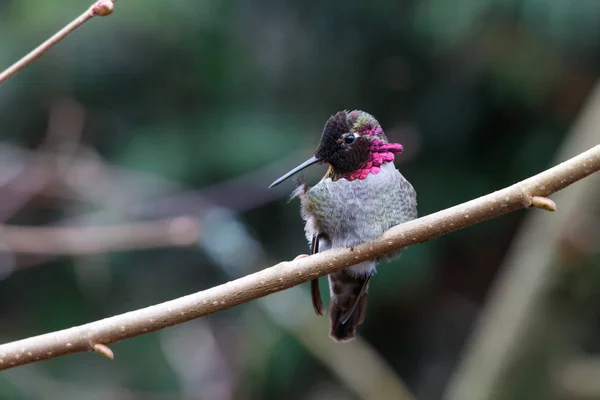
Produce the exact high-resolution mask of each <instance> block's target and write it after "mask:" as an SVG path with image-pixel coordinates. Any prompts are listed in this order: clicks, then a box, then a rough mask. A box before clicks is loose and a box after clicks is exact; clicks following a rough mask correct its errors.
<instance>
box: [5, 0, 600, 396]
mask: <svg viewBox="0 0 600 400" xmlns="http://www.w3.org/2000/svg"><path fill="white" fill-rule="evenodd" d="M87 6H88V3H87V2H85V1H75V0H56V1H52V2H48V1H41V0H3V1H0V67H1V68H4V67H7V66H9V65H10V64H11V63H12V62H14V61H15V60H17V59H18V58H19V57H21V56H22V55H24V54H25V53H26V52H27V51H29V50H30V49H31V48H33V47H34V46H36V45H37V44H39V43H40V42H41V41H42V40H44V39H45V38H47V37H48V36H49V35H50V34H51V33H53V32H55V31H56V30H58V29H59V28H60V27H62V26H63V25H64V24H66V23H67V22H69V21H70V20H71V19H72V18H74V17H75V16H77V15H78V14H79V13H80V12H82V11H83V10H84V9H85V7H87ZM599 35H600V2H599V1H596V0H587V1H577V2H575V1H558V0H406V1H382V0H372V1H354V0H351V1H345V2H335V1H320V2H317V1H306V0H303V1H300V0H293V1H287V2H281V1H275V0H257V1H252V2H247V1H215V0H204V1H200V2H198V1H191V0H179V1H128V0H122V1H119V2H118V3H117V4H116V7H115V12H114V14H113V15H111V16H109V17H106V18H95V19H93V20H92V21H90V22H89V23H87V24H86V25H85V26H83V27H82V28H80V29H79V30H77V31H76V32H75V33H73V34H72V35H71V36H69V37H68V38H67V39H66V40H64V41H63V42H61V43H60V44H59V45H57V46H56V47H55V48H54V49H52V50H51V51H50V52H48V53H47V54H45V55H44V56H43V57H42V58H41V59H39V60H38V61H36V62H35V63H34V64H32V65H31V66H29V67H28V68H27V69H25V70H23V71H22V72H19V73H18V74H17V75H15V76H14V77H13V78H12V79H10V80H9V81H7V82H6V83H4V84H2V85H1V86H0V222H2V223H3V224H4V225H2V227H1V228H0V251H1V252H0V279H1V281H0V339H1V340H2V341H3V342H8V341H12V340H17V339H21V338H25V337H29V336H32V335H36V334H41V333H46V332H51V331H53V330H58V329H63V328H67V327H71V326H75V325H79V324H83V323H86V322H90V321H94V320H97V319H100V318H104V317H108V316H112V315H116V314H118V313H122V312H126V311H130V310H134V309H137V308H141V307H145V306H148V305H151V304H156V303H159V302H162V301H166V300H170V299H173V298H176V297H179V296H182V295H185V294H189V293H193V292H196V291H200V290H203V289H206V288H209V287H212V286H215V285H218V284H220V283H223V282H226V281H228V280H231V279H234V278H237V277H241V276H243V275H246V274H249V273H252V272H254V271H258V270H260V269H262V268H265V267H267V266H270V265H272V264H274V263H276V262H278V261H280V260H290V259H293V258H294V257H295V256H296V255H298V254H301V253H306V252H307V250H308V249H307V244H306V243H305V239H304V236H303V231H302V221H301V219H300V216H299V212H298V203H297V202H296V201H294V202H292V203H289V204H288V202H287V198H288V195H289V193H290V192H291V191H292V189H293V185H292V183H286V184H284V185H281V186H280V187H277V188H276V189H275V190H271V191H268V190H267V189H266V188H267V186H268V185H269V184H270V183H271V182H272V181H273V180H274V179H275V178H277V177H278V176H280V175H281V174H282V173H284V172H286V171H287V170H288V169H290V168H291V167H293V166H295V165H297V163H298V162H300V161H303V160H305V159H306V158H308V157H310V155H311V154H312V151H313V150H314V148H315V146H316V145H317V143H318V140H319V137H320V132H321V129H322V126H323V124H324V122H325V120H326V119H327V118H328V117H329V116H330V115H331V114H333V113H334V112H336V111H338V110H342V109H356V108H358V109H363V110H366V111H368V112H370V113H372V114H374V115H375V116H376V117H377V118H378V119H379V121H380V122H381V124H382V126H383V127H384V130H385V131H386V133H387V135H388V137H389V138H390V139H391V140H393V141H395V142H400V143H402V144H403V145H404V147H405V152H404V154H403V155H401V156H399V157H397V158H396V165H397V166H398V168H399V169H400V170H401V171H402V173H403V174H404V175H405V176H406V177H407V178H408V179H409V180H410V181H411V182H412V183H413V185H414V186H415V188H416V190H417V192H418V197H419V212H420V214H421V215H425V214H429V213H432V212H435V211H437V210H440V209H444V208H446V207H449V206H452V205H455V204H457V203H460V202H463V201H466V200H470V199H472V198H475V197H477V196H480V195H483V194H486V193H489V192H491V191H494V190H496V189H500V188H502V187H504V186H507V185H510V184H512V183H514V182H517V181H519V180H521V179H524V178H526V177H528V176H530V175H533V174H535V173H537V172H539V171H541V170H543V169H545V168H547V167H549V166H551V165H553V164H555V163H556V162H558V161H559V160H562V159H565V158H566V157H567V156H569V155H574V154H576V153H577V152H578V151H583V150H585V149H586V148H589V147H591V146H592V145H594V144H597V143H598V142H600V124H599V123H598V122H599V121H595V120H594V116H595V114H596V113H600V105H599V104H600V102H598V101H597V100H595V97H594V95H593V93H594V92H593V91H594V84H595V81H596V79H597V77H598V72H599V70H600V68H599V67H600V44H599V43H600V42H598V37H599ZM585 107H587V110H588V111H587V113H586V114H585V115H587V117H584V121H583V122H581V123H576V121H577V120H578V118H580V117H581V114H582V110H583V109H584V108H585ZM586 118H587V119H586ZM323 172H324V168H323V167H315V168H313V169H312V170H311V171H307V173H306V174H305V178H306V179H307V180H308V181H309V182H317V181H318V179H319V177H320V175H322V174H323ZM553 198H554V199H555V200H556V201H557V203H558V210H559V211H558V212H557V213H555V214H551V213H546V212H544V211H541V210H526V211H521V212H515V213H512V214H510V215H506V216H504V217H501V218H498V219H495V220H493V221H489V222H485V223H482V224H479V225H477V226H474V227H471V228H468V229H465V230H463V231H460V232H456V233H453V234H450V235H448V236H444V237H441V238H439V239H436V240H432V241H429V242H427V243H423V244H420V245H416V246H413V247H411V248H409V249H407V250H406V251H405V252H404V254H403V256H402V258H401V259H400V260H396V261H393V262H391V263H388V264H385V265H383V266H381V267H380V268H379V273H378V275H377V276H376V277H375V279H374V280H373V281H372V284H371V290H370V300H369V302H370V304H369V312H368V317H367V320H366V322H365V324H364V325H362V327H361V329H360V335H361V337H360V339H358V340H356V341H354V342H352V343H351V344H348V345H337V344H335V343H333V342H332V341H331V340H330V339H329V338H328V337H327V321H326V319H324V318H318V317H316V316H314V314H313V312H312V307H311V304H310V299H309V295H308V285H303V286H300V287H296V288H294V289H291V290H288V291H285V292H283V293H279V294H275V295H271V296H268V297H266V298H264V299H261V300H259V301H255V302H252V303H249V304H244V305H242V306H239V307H236V308H234V309H230V310H228V311H226V312H221V313H219V314H216V315H212V316H210V317H207V318H202V319H200V320H196V321H192V322H189V323H186V324H183V325H180V326H176V327H173V328H169V329H166V330H163V331H159V332H156V333H152V334H147V335H144V336H140V337H137V338H134V339H130V340H127V341H124V342H121V343H118V344H115V345H113V346H111V347H112V349H113V350H114V352H115V355H116V359H115V361H112V362H111V361H108V360H106V359H104V358H102V357H99V356H98V355H96V354H93V353H89V354H78V355H73V356H68V357H63V358H59V359H54V360H48V361H44V362H41V363H38V364H33V365H28V366H24V367H20V368H16V369H12V370H7V371H4V372H3V373H1V374H0V399H67V400H70V399H84V398H85V399H180V398H181V399H211V400H212V399H215V400H227V399H241V400H246V399H247V400H251V399H252V400H253V399H315V400H317V399H340V400H341V399H377V400H379V399H400V398H409V397H407V396H408V395H407V394H406V393H407V391H410V392H411V393H412V394H413V396H414V397H415V398H418V399H423V400H427V399H440V398H444V397H445V398H451V399H456V400H469V399H475V400H480V399H488V398H490V399H491V398H494V399H563V398H569V399H573V398H576V399H580V398H582V399H583V398H585V399H588V398H590V399H592V398H600V388H599V387H598V386H600V385H599V382H600V378H598V377H599V376H600V369H599V368H600V367H599V365H600V361H599V360H600V358H596V357H598V356H600V354H598V353H597V352H598V351H600V307H599V304H600V303H599V301H598V300H599V298H600V296H599V294H600V291H599V290H598V287H599V284H600V269H598V261H599V260H600V257H599V252H598V248H599V247H598V244H599V241H600V232H599V230H598V227H599V226H600V225H599V220H600V201H598V200H597V199H598V198H600V183H599V181H598V179H597V178H596V177H591V178H588V179H586V180H584V181H583V182H580V183H578V184H576V185H574V186H572V187H570V188H568V189H567V190H565V191H564V192H561V194H559V195H557V196H554V197H553ZM321 284H322V285H323V287H322V291H323V293H328V291H327V290H326V289H325V281H324V280H322V282H321Z"/></svg>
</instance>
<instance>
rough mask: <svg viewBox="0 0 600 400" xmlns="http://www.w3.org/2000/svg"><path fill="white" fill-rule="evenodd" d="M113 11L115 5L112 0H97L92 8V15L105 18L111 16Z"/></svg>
mask: <svg viewBox="0 0 600 400" xmlns="http://www.w3.org/2000/svg"><path fill="white" fill-rule="evenodd" d="M114 9H115V4H114V2H113V1H112V0H98V1H97V2H96V3H95V4H94V5H93V6H92V15H93V16H98V17H106V16H107V15H110V14H112V12H113V10H114Z"/></svg>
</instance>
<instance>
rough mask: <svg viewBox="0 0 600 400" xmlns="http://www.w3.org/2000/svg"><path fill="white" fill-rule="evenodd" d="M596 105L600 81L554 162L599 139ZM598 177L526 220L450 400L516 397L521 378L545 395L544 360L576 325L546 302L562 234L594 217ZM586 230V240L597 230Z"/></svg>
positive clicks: (534, 394)
mask: <svg viewBox="0 0 600 400" xmlns="http://www.w3.org/2000/svg"><path fill="white" fill-rule="evenodd" d="M599 107H600V85H597V86H596V88H595V89H594V91H593V93H592V94H591V95H590V96H589V100H588V104H587V105H586V107H585V109H584V110H583V111H582V112H581V115H580V117H579V118H578V121H577V122H576V123H575V124H574V126H573V128H572V130H571V134H570V135H569V136H568V137H567V139H566V141H565V143H564V144H563V145H562V146H561V149H560V151H559V152H558V155H557V160H566V159H567V158H568V157H571V156H573V155H574V154H578V153H579V152H581V151H583V150H584V149H587V148H589V147H590V146H593V145H595V144H597V143H598V141H599V135H598V129H599V128H600V114H599V113H598V110H599ZM597 147H598V146H596V147H595V148H597ZM584 165H586V164H584ZM587 166H588V167H589V164H587ZM572 168H576V167H572ZM599 178H600V176H594V177H592V178H589V179H586V180H585V182H581V183H580V184H578V185H576V186H574V187H573V188H570V189H569V190H568V191H566V192H563V193H560V194H559V195H557V196H556V197H555V200H556V202H557V203H558V210H559V212H558V213H557V214H556V215H554V216H552V218H544V216H543V215H540V213H535V214H534V213H532V214H530V215H528V216H527V218H526V219H525V220H524V221H523V223H522V225H521V228H520V229H519V232H518V234H517V235H515V238H514V239H513V243H512V245H511V247H510V248H509V250H508V251H507V253H506V255H505V261H504V262H503V265H502V266H501V268H500V273H499V274H498V277H497V278H496V280H495V282H494V285H493V286H492V287H491V288H490V291H489V295H488V299H487V300H486V304H485V306H484V308H483V309H482V311H481V312H480V318H479V320H478V321H477V322H476V324H474V328H473V333H472V335H471V338H470V339H469V342H468V343H467V344H466V345H465V350H464V354H463V355H462V357H461V360H460V363H458V365H457V366H456V368H455V371H454V374H453V376H452V377H451V379H450V381H449V383H448V386H447V391H446V395H445V397H444V398H445V399H448V400H465V399H489V398H495V399H500V398H502V399H504V398H515V397H517V398H518V397H520V395H523V393H522V392H521V393H520V394H519V393H518V390H519V389H522V388H524V387H525V386H523V382H524V381H523V380H521V381H519V382H517V381H518V380H519V379H521V378H523V379H525V380H528V381H527V383H526V387H527V397H529V398H539V397H540V395H541V396H542V397H543V398H547V397H548V395H547V394H546V392H545V391H546V390H547V388H548V387H547V385H544V384H543V383H542V382H545V381H544V380H543V379H541V378H540V377H541V376H550V374H549V371H548V369H552V366H551V365H550V364H547V365H546V366H543V361H541V360H543V359H545V358H544V357H548V358H547V359H550V358H551V357H553V356H556V355H557V354H558V355H562V353H563V352H564V351H565V348H564V346H565V344H564V342H563V341H564V340H565V338H567V337H568V336H569V335H571V334H572V331H573V326H572V325H573V323H572V321H570V322H569V326H568V327H567V326H566V325H565V323H564V320H562V318H564V316H563V315H561V314H564V313H565V311H564V310H563V311H558V310H557V309H556V308H557V306H556V301H554V302H549V296H550V295H551V294H552V293H553V287H555V285H556V284H557V282H559V280H560V279H561V278H562V277H561V275H560V274H559V270H560V268H559V264H560V259H561V257H560V252H561V248H562V247H563V246H561V242H562V241H563V239H564V237H565V236H564V235H565V233H567V232H568V231H571V230H577V225H579V224H580V223H578V222H577V220H578V219H579V218H584V219H587V220H592V221H593V220H594V219H593V218H589V216H588V217H587V218H586V216H582V214H584V210H589V209H590V205H591V204H592V202H593V201H594V200H595V199H597V198H598V189H599V188H600V186H599V185H598V184H599V183H600V181H599ZM561 179H562V178H561ZM534 201H536V200H534ZM584 236H586V237H587V238H588V239H589V238H590V237H592V236H593V234H591V233H588V234H585V235H584ZM579 243H581V244H583V243H585V241H584V240H579ZM563 279H564V278H563ZM569 292H573V293H574V292H578V291H577V290H570V291H569ZM573 293H570V294H568V295H566V296H567V297H571V296H573ZM565 329H566V330H567V331H569V333H567V332H565V331H563V330H565ZM547 359H546V360H547ZM531 365H536V372H537V376H536V377H532V376H531V374H528V375H527V376H526V377H525V375H524V374H523V373H524V372H525V370H527V369H528V368H530V366H531ZM538 378H540V379H538ZM538 390H540V391H538ZM540 392H544V394H540Z"/></svg>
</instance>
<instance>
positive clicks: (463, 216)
mask: <svg viewBox="0 0 600 400" xmlns="http://www.w3.org/2000/svg"><path fill="white" fill-rule="evenodd" d="M598 170H600V145H597V146H595V147H593V148H591V149H590V150H588V151H586V152H584V153H581V154H580V155H578V156H576V157H573V158H572V159H570V160H568V161H566V162H564V163H562V164H560V165H557V166H555V167H553V168H551V169H548V170H546V171H544V172H542V173H540V174H538V175H535V176H533V177H531V178H529V179H526V180H524V181H521V182H519V183H516V184H514V185H512V186H509V187H507V188H505V189H502V190H499V191H497V192H494V193H491V194H488V195H486V196H482V197H480V198H478V199H475V200H471V201H468V202H466V203H463V204H460V205H458V206H454V207H451V208H448V209H446V210H443V211H439V212H437V213H434V214H431V215H428V216H425V217H422V218H419V219H417V220H414V221H410V222H407V223H404V224H401V225H398V226H395V227H393V228H391V229H389V230H388V231H386V232H385V233H384V234H383V235H382V236H381V237H379V238H378V239H376V240H374V241H373V242H371V243H366V244H362V245H360V246H356V247H355V248H354V249H331V250H328V251H325V252H323V253H318V254H315V255H313V256H310V257H306V258H302V259H298V260H295V261H290V262H281V263H279V264H277V265H275V266H273V267H270V268H267V269H264V270H262V271H259V272H256V273H254V274H251V275H247V276H245V277H243V278H239V279H237V280H234V281H231V282H228V283H225V284H222V285H219V286H216V287H213V288H211V289H207V290H204V291H201V292H198V293H194V294H191V295H188V296H184V297H180V298H178V299H175V300H171V301H167V302H165V303H161V304H158V305H155V306H150V307H147V308H143V309H140V310H137V311H132V312H128V313H125V314H121V315H117V316H114V317H110V318H106V319H103V320H100V321H96V322H92V323H89V324H86V325H81V326H78V327H74V328H70V329H65V330H62V331H58V332H54V333H48V334H44V335H40V336H35V337H31V338H28V339H23V340H19V341H16V342H12V343H7V344H4V345H1V346H0V369H6V368H11V367H15V366H18V365H23V364H28V363H32V362H35V361H38V360H43V359H48V358H53V357H58V356H62V355H66V354H70V353H76V352H82V351H90V350H92V349H93V348H94V345H96V344H110V343H114V342H118V341H120V340H123V339H127V338H131V337H134V336H138V335H141V334H144V333H146V332H152V331H156V330H159V329H163V328H166V327H168V326H172V325H176V324H180V323H183V322H186V321H189V320H191V319H194V318H198V317H202V316H205V315H209V314H213V313H215V312H218V311H222V310H225V309H228V308H230V307H233V306H236V305H239V304H242V303H246V302H249V301H251V300H254V299H257V298H259V297H263V296H266V295H268V294H271V293H274V292H278V291H281V290H284V289H288V288H290V287H292V286H295V285H298V284H300V283H304V282H308V281H310V280H312V279H314V278H316V277H318V276H323V275H327V274H330V273H332V272H336V271H340V270H342V269H343V268H346V267H348V266H350V265H353V264H357V263H359V262H362V261H366V260H370V259H373V258H376V257H380V256H382V255H384V254H388V253H391V252H393V251H396V250H398V249H400V248H403V247H406V246H410V245H413V244H416V243H421V242H424V241H427V240H430V239H433V238H436V237H438V236H441V235H445V234H447V233H450V232H453V231H457V230H459V229H462V228H465V227H467V226H470V225H473V224H475V223H477V222H482V221H485V220H488V219H492V218H494V217H497V216H500V215H502V214H506V213H508V212H511V211H515V210H518V209H522V208H525V207H530V206H532V205H535V204H532V197H535V196H539V197H546V196H548V195H550V194H552V193H554V192H556V191H559V190H561V189H564V188H565V187H567V186H569V185H570V184H572V183H574V182H576V181H578V180H580V179H582V178H584V177H586V176H588V175H591V174H592V173H594V172H596V171H598ZM538 200H539V199H538ZM559 206H560V205H559Z"/></svg>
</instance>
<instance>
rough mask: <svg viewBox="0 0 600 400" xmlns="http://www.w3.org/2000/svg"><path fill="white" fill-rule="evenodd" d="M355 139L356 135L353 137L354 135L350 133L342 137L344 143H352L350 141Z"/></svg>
mask: <svg viewBox="0 0 600 400" xmlns="http://www.w3.org/2000/svg"><path fill="white" fill-rule="evenodd" d="M355 140H356V137H354V135H352V134H350V135H348V136H346V138H345V139H344V143H345V144H352V143H354V141H355Z"/></svg>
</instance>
